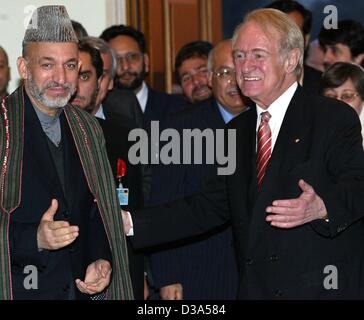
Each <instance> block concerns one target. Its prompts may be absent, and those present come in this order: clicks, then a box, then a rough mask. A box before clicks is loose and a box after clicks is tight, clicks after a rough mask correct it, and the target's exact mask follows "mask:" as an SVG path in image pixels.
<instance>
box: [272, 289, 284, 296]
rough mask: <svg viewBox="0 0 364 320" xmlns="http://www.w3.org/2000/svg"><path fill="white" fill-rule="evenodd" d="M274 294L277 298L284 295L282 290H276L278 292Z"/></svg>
mask: <svg viewBox="0 0 364 320" xmlns="http://www.w3.org/2000/svg"><path fill="white" fill-rule="evenodd" d="M274 295H275V296H276V297H277V298H280V297H282V296H283V292H282V291H281V290H276V292H275V293H274Z"/></svg>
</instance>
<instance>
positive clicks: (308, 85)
mask: <svg viewBox="0 0 364 320" xmlns="http://www.w3.org/2000/svg"><path fill="white" fill-rule="evenodd" d="M321 76H322V72H321V71H318V70H316V69H314V68H312V67H310V66H308V65H306V64H305V65H304V66H303V90H304V91H305V92H306V93H308V94H319V93H320V92H319V91H320V81H321Z"/></svg>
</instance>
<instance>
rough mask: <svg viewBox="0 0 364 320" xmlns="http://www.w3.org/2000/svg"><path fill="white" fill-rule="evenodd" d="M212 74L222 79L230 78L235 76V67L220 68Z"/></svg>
mask: <svg viewBox="0 0 364 320" xmlns="http://www.w3.org/2000/svg"><path fill="white" fill-rule="evenodd" d="M214 75H215V76H216V77H218V78H220V79H222V80H231V79H234V78H235V69H231V68H221V69H220V70H218V71H216V72H214Z"/></svg>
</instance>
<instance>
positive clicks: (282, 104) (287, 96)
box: [256, 82, 298, 151]
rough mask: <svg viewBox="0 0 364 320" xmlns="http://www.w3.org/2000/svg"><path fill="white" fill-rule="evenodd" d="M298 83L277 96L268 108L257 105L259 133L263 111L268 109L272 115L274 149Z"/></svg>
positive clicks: (270, 122) (270, 125)
mask: <svg viewBox="0 0 364 320" xmlns="http://www.w3.org/2000/svg"><path fill="white" fill-rule="evenodd" d="M297 86H298V83H297V82H295V83H294V84H292V85H291V86H290V87H289V88H288V89H287V90H286V91H285V92H284V93H283V94H282V95H281V96H280V97H279V98H277V99H276V100H275V101H274V102H273V103H272V104H271V105H270V106H269V107H268V108H267V109H266V110H265V109H263V108H261V107H260V106H259V105H257V129H256V131H257V133H258V128H259V124H260V121H261V114H262V112H265V111H268V112H269V114H270V115H271V118H270V120H269V123H268V124H269V127H270V131H271V133H272V151H273V148H274V145H275V143H276V141H277V138H278V134H279V130H280V129H281V125H282V122H283V118H284V115H285V114H286V111H287V109H288V105H289V104H290V102H291V100H292V97H293V95H294V93H295V92H296V89H297Z"/></svg>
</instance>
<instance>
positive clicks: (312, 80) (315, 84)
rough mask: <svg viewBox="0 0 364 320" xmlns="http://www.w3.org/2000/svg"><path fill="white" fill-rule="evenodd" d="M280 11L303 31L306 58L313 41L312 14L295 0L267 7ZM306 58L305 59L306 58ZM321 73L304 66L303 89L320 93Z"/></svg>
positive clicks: (275, 3)
mask: <svg viewBox="0 0 364 320" xmlns="http://www.w3.org/2000/svg"><path fill="white" fill-rule="evenodd" d="M266 8H272V9H277V10H280V11H282V12H284V13H286V14H287V15H288V16H290V17H291V18H292V19H293V20H294V22H296V24H297V26H298V27H299V28H300V30H301V31H302V35H303V39H304V46H305V56H306V53H307V50H308V45H309V43H310V39H311V34H310V33H311V26H312V13H311V11H309V10H307V9H306V8H305V7H304V6H303V5H302V4H300V3H299V2H297V1H294V0H277V1H274V2H272V3H270V4H268V5H267V6H266ZM305 56H304V58H305ZM320 79H321V72H320V71H318V70H316V69H314V68H312V67H310V66H308V65H307V64H304V66H303V73H302V75H301V78H300V83H301V85H302V86H303V88H304V89H305V90H306V91H307V92H309V93H318V92H319V86H320Z"/></svg>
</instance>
